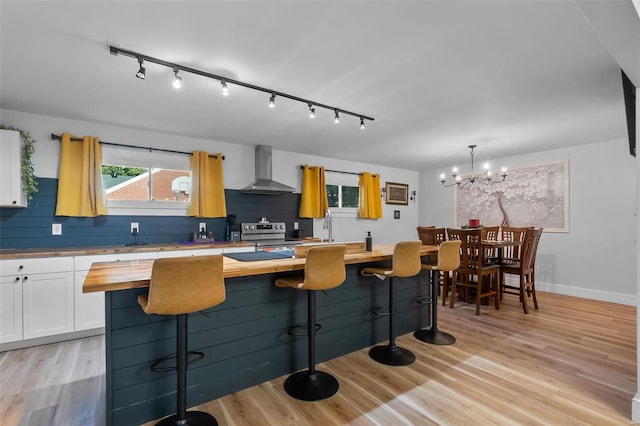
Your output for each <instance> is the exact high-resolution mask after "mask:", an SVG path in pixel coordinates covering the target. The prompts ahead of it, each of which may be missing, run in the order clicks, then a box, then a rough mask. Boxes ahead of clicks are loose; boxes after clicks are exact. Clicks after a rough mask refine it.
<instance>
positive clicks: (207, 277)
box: [143, 254, 226, 315]
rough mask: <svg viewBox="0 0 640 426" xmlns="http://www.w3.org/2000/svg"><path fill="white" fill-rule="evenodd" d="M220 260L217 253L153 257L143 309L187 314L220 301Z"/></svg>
mask: <svg viewBox="0 0 640 426" xmlns="http://www.w3.org/2000/svg"><path fill="white" fill-rule="evenodd" d="M222 262H223V261H222V255H220V254H219V255H214V256H193V257H192V256H188V257H175V258H166V259H156V260H155V261H154V262H153V267H152V269H151V282H150V284H149V296H148V302H147V304H146V306H144V307H143V308H144V311H145V312H146V313H148V314H160V315H179V314H188V313H191V312H198V311H201V310H203V309H207V308H210V307H212V306H216V305H219V304H220V303H222V302H224V300H225V298H226V293H225V286H224V276H223V267H222Z"/></svg>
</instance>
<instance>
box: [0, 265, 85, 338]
mask: <svg viewBox="0 0 640 426" xmlns="http://www.w3.org/2000/svg"><path fill="white" fill-rule="evenodd" d="M0 271H1V273H2V276H1V280H2V281H1V283H2V290H1V295H2V299H1V300H0V305H1V306H0V309H1V313H0V320H1V321H2V322H1V323H0V330H1V332H0V343H7V342H13V341H17V340H22V339H32V338H36V337H44V336H51V335H55V334H62V333H69V332H72V331H74V323H73V317H74V312H73V279H74V278H73V258H72V257H56V258H46V259H20V260H3V261H1V262H0Z"/></svg>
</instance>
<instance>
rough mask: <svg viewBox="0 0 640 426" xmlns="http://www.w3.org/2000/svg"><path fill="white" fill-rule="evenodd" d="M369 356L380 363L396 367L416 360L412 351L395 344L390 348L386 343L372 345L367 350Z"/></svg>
mask: <svg viewBox="0 0 640 426" xmlns="http://www.w3.org/2000/svg"><path fill="white" fill-rule="evenodd" d="M369 356H370V357H371V358H373V359H374V360H375V361H378V362H379V363H381V364H385V365H393V366H396V367H401V366H405V365H411V364H413V363H414V362H415V360H416V356H415V355H414V354H413V353H412V352H410V351H408V350H406V349H404V348H399V347H397V346H396V347H394V348H392V347H390V346H388V345H387V346H374V347H373V348H371V349H370V350H369Z"/></svg>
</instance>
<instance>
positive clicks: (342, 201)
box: [327, 185, 360, 208]
mask: <svg viewBox="0 0 640 426" xmlns="http://www.w3.org/2000/svg"><path fill="white" fill-rule="evenodd" d="M359 195H360V188H358V187H357V186H347V185H327V197H328V198H329V207H337V208H358V202H359V199H360V197H359Z"/></svg>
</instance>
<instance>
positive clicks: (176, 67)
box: [109, 46, 374, 129]
mask: <svg viewBox="0 0 640 426" xmlns="http://www.w3.org/2000/svg"><path fill="white" fill-rule="evenodd" d="M109 52H110V53H111V54H112V55H114V56H118V55H123V56H128V57H130V58H135V59H137V60H138V63H139V64H140V68H139V70H138V72H137V73H136V77H138V78H140V79H144V78H145V71H146V70H145V68H144V67H143V66H142V64H143V62H144V61H146V62H151V63H154V64H158V65H162V66H164V67H168V68H172V69H173V74H174V76H175V79H174V80H173V87H175V88H176V89H179V88H180V87H182V77H180V76H178V72H179V71H182V72H188V73H190V74H196V75H199V76H201V77H207V78H212V79H214V80H218V81H219V82H220V84H221V86H222V95H223V96H228V95H229V89H228V87H227V84H228V83H231V84H234V85H236V86H242V87H245V88H247V89H252V90H257V91H259V92H264V93H268V94H270V98H269V107H270V108H274V107H275V99H276V96H280V97H282V98H286V99H290V100H292V101H297V102H304V103H305V104H307V106H308V107H309V117H310V118H315V115H316V108H324V109H328V110H330V111H333V112H334V114H335V119H334V120H333V121H334V122H335V123H339V122H340V113H343V114H347V115H351V116H353V117H357V118H359V119H360V128H361V129H364V127H365V126H364V120H371V121H373V120H374V118H373V117H369V116H366V115H362V114H358V113H355V112H352V111H347V110H345V109H342V108H337V107H334V106H331V105H327V104H322V103H319V102H315V101H312V100H310V99H304V98H301V97H299V96H295V95H290V94H287V93H284V92H280V91H277V90H273V89H268V88H266V87H261V86H256V85H255V84H251V83H245V82H242V81H239V80H233V79H230V78H226V77H222V76H219V75H216V74H212V73H209V72H206V71H202V70H199V69H196V68H191V67H187V66H185V65H180V64H176V63H173V62H169V61H165V60H164V59H159V58H154V57H153V56H147V55H144V54H142V53H138V52H134V51H132V50H127V49H121V48H120V47H116V46H109Z"/></svg>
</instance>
